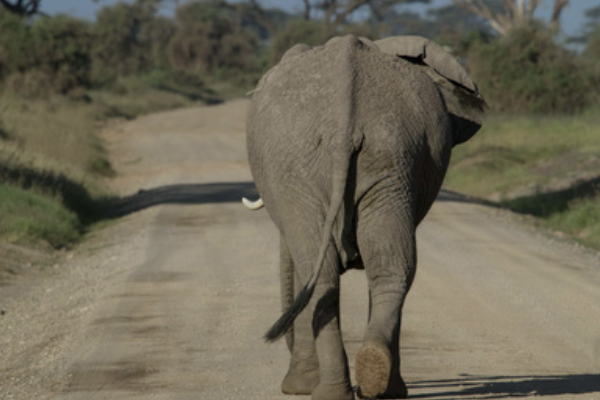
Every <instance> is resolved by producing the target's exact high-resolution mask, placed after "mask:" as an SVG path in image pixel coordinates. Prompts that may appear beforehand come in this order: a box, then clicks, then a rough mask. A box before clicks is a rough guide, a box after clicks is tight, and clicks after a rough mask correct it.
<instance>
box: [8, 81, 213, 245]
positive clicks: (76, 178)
mask: <svg viewBox="0 0 600 400" xmlns="http://www.w3.org/2000/svg"><path fill="white" fill-rule="evenodd" d="M181 79H182V78H181V77H178V78H175V77H173V76H164V75H160V76H157V75H156V74H154V75H147V76H140V77H132V78H126V79H120V80H119V81H118V82H116V83H115V84H114V85H112V86H111V87H107V88H105V89H102V90H90V91H87V92H86V91H81V92H74V93H70V94H69V95H67V96H61V95H50V96H47V97H45V98H35V99H32V98H26V97H23V96H19V95H16V94H13V93H11V92H9V91H4V92H2V94H1V95H0V188H1V190H0V240H3V241H5V242H7V243H12V244H16V245H26V246H33V247H36V246H41V247H45V246H48V245H49V246H51V247H53V248H65V247H67V248H68V247H70V246H72V245H73V244H75V243H77V242H78V241H79V240H80V239H81V237H82V235H83V234H85V233H86V232H87V231H89V230H90V229H98V227H99V226H100V227H101V226H103V224H102V223H100V221H101V220H102V218H103V214H104V211H105V209H106V206H107V204H108V203H109V202H110V201H111V199H112V198H113V196H112V193H111V192H110V190H109V189H108V188H107V185H106V184H105V182H106V178H110V177H112V176H114V175H115V171H114V170H113V168H112V166H111V165H110V162H109V160H108V155H107V153H106V149H105V148H104V145H103V143H102V141H101V140H100V139H99V137H98V136H97V135H96V133H97V132H98V130H99V129H101V127H102V126H103V124H104V123H105V122H106V121H107V120H110V119H114V118H125V119H132V118H135V117H137V116H139V115H143V114H148V113H152V112H156V111H161V110H167V109H174V108H179V107H185V106H189V105H192V104H194V103H195V102H197V101H203V102H207V103H211V102H217V101H218V100H219V96H220V95H218V94H217V93H216V92H215V91H214V90H213V89H211V88H209V87H208V86H205V85H204V84H203V83H202V82H199V81H198V82H196V81H194V79H197V78H194V77H187V78H186V80H183V81H182V80H181ZM196 83H197V84H196Z"/></svg>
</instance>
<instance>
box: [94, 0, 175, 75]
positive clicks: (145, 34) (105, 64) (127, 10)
mask: <svg viewBox="0 0 600 400" xmlns="http://www.w3.org/2000/svg"><path fill="white" fill-rule="evenodd" d="M157 11H158V1H157V0H136V1H135V2H134V3H133V4H127V3H123V2H120V3H117V4H115V5H114V6H109V7H104V8H102V9H101V10H100V12H99V13H98V15H97V22H96V24H95V25H94V49H93V62H94V71H93V76H94V81H95V83H96V84H99V85H102V84H106V83H109V82H112V81H114V80H116V79H117V78H118V77H123V76H131V75H136V74H139V73H146V72H148V71H151V70H152V69H154V68H157V67H161V66H165V64H166V59H167V58H166V52H165V50H164V49H165V48H166V46H167V43H168V42H169V40H170V39H171V37H172V36H173V34H174V32H175V25H174V24H173V23H172V21H170V20H168V19H166V18H162V17H157V16H156V13H157Z"/></svg>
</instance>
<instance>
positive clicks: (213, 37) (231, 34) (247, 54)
mask: <svg viewBox="0 0 600 400" xmlns="http://www.w3.org/2000/svg"><path fill="white" fill-rule="evenodd" d="M228 14H229V13H227V12H224V11H223V10H219V9H217V8H215V7H211V6H210V4H206V3H187V4H183V5H182V6H180V7H179V8H178V9H177V13H176V21H177V24H178V28H179V29H178V30H177V33H176V34H175V35H174V36H173V38H172V40H171V41H170V43H169V60H170V64H171V66H172V67H173V68H174V69H176V70H192V71H196V72H205V73H214V72H215V71H217V70H218V69H220V68H233V69H242V70H249V71H252V70H256V68H257V65H256V59H255V57H254V51H255V49H256V46H257V40H256V38H255V36H254V35H253V34H252V33H250V32H248V31H244V30H243V29H242V28H241V26H240V25H239V24H238V23H236V21H235V20H234V19H233V18H231V16H230V15H228Z"/></svg>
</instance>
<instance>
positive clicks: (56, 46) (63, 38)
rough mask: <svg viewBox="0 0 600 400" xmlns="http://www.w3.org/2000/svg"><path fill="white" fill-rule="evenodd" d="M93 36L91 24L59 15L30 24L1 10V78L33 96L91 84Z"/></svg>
mask: <svg viewBox="0 0 600 400" xmlns="http://www.w3.org/2000/svg"><path fill="white" fill-rule="evenodd" d="M90 46H91V38H90V34H89V27H88V25H87V24H86V23H85V22H83V21H80V20H77V19H73V18H70V17H68V16H65V15H59V16H57V17H54V18H41V19H38V20H36V21H35V22H34V23H33V25H31V26H29V25H28V24H27V21H26V19H24V18H23V17H19V16H16V15H13V14H8V13H2V12H0V78H4V79H5V81H6V83H7V86H8V88H9V89H12V90H13V91H17V92H20V93H23V94H27V95H30V96H40V95H47V94H48V93H50V92H59V93H67V92H68V91H70V90H72V89H74V88H76V87H79V86H85V85H88V84H89V80H90V76H89V69H90V63H91V60H90V57H89V49H90Z"/></svg>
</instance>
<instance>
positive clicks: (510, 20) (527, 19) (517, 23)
mask: <svg viewBox="0 0 600 400" xmlns="http://www.w3.org/2000/svg"><path fill="white" fill-rule="evenodd" d="M453 1H454V3H455V4H457V5H459V6H461V7H463V8H465V9H466V10H468V11H470V12H472V13H474V14H475V15H478V16H479V17H481V18H483V19H484V20H486V21H487V22H488V23H489V24H490V26H491V28H492V29H493V30H494V31H495V32H496V33H498V34H499V35H501V36H505V35H506V34H508V33H509V32H510V31H511V30H513V29H516V28H522V27H525V26H528V25H531V23H532V22H533V19H534V14H535V11H536V10H537V8H538V6H539V4H540V0H501V2H502V11H501V12H494V11H492V10H491V9H490V7H489V6H488V5H486V4H485V3H484V2H483V1H482V0H453ZM498 1H500V0H498ZM568 4H569V0H554V6H553V9H552V16H551V17H550V29H551V30H556V29H557V28H558V23H559V21H560V15H561V14H562V11H563V9H564V8H565V7H566V6H567V5H568Z"/></svg>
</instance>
